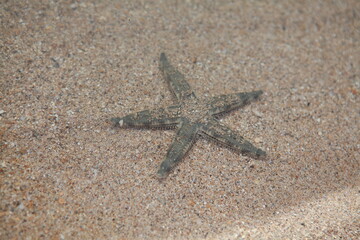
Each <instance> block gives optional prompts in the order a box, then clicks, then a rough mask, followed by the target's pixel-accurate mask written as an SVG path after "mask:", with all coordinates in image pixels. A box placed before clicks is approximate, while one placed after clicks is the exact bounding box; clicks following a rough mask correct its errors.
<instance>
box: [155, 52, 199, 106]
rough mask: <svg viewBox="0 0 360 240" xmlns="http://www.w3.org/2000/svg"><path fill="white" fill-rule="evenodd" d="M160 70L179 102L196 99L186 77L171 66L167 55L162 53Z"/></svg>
mask: <svg viewBox="0 0 360 240" xmlns="http://www.w3.org/2000/svg"><path fill="white" fill-rule="evenodd" d="M159 68H160V71H161V72H162V73H163V74H164V78H165V80H166V81H167V82H168V84H169V85H170V89H171V91H172V93H173V94H174V95H175V97H176V99H177V100H178V101H182V100H184V99H187V98H194V97H195V94H194V93H193V91H192V90H191V87H190V85H189V84H188V83H187V82H186V80H185V77H184V75H183V74H182V73H180V72H179V71H178V70H176V69H175V68H174V67H173V66H172V65H171V64H170V62H169V61H168V59H167V57H166V56H165V53H161V55H160V65H159Z"/></svg>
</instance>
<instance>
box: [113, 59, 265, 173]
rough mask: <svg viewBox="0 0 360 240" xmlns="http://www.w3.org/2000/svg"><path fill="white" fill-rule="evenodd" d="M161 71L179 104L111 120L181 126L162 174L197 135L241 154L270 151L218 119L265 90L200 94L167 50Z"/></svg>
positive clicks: (259, 154)
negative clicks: (175, 66) (205, 95)
mask: <svg viewBox="0 0 360 240" xmlns="http://www.w3.org/2000/svg"><path fill="white" fill-rule="evenodd" d="M159 68H160V71H161V72H162V73H163V75H164V78H165V80H166V81H167V82H168V84H169V86H170V89H171V91H172V93H173V94H174V95H175V98H176V104H175V105H171V106H169V107H165V108H158V109H154V110H144V111H141V112H137V113H133V114H130V115H127V116H125V117H122V118H112V119H111V121H112V122H113V123H114V124H115V125H116V126H119V127H134V128H155V129H156V128H158V129H169V128H177V132H176V136H175V139H174V140H173V142H172V144H171V146H170V148H169V149H168V151H167V154H166V157H165V159H164V161H163V162H162V163H161V165H160V168H159V170H158V172H157V174H158V176H159V177H160V178H164V177H166V176H167V175H168V173H169V172H170V171H171V169H172V168H174V167H175V166H176V165H177V164H178V163H179V162H180V161H181V159H182V158H184V156H185V154H186V153H187V152H188V151H189V150H190V148H191V147H192V145H193V144H194V142H195V141H196V139H197V138H198V137H199V136H201V137H204V138H207V139H210V140H213V141H215V142H217V143H219V144H221V145H224V146H226V147H228V148H230V149H232V150H234V151H237V152H239V153H241V154H246V155H249V156H251V157H254V158H258V157H262V156H265V155H266V153H265V152H264V151H263V150H261V149H259V148H256V147H254V146H253V145H252V144H251V143H250V142H248V141H247V140H245V139H244V138H243V137H242V136H240V135H238V134H236V133H235V132H234V131H232V130H231V129H229V128H228V127H226V126H224V125H223V124H221V123H220V122H219V121H218V117H219V116H220V115H222V114H224V113H227V112H229V111H231V110H234V109H236V108H239V107H242V106H244V105H246V104H247V103H249V102H250V101H253V100H255V99H257V98H259V96H260V95H261V94H262V91H261V90H260V91H253V92H240V93H233V94H228V95H220V96H216V97H211V98H197V97H196V95H195V93H194V92H193V91H192V90H191V88H190V85H189V84H188V83H187V82H186V80H185V78H184V75H183V74H181V73H180V72H179V71H178V70H176V69H175V68H174V67H173V66H172V65H171V64H170V62H169V61H168V59H167V57H166V56H165V54H164V53H161V55H160V65H159Z"/></svg>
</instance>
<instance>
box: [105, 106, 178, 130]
mask: <svg viewBox="0 0 360 240" xmlns="http://www.w3.org/2000/svg"><path fill="white" fill-rule="evenodd" d="M180 120H181V119H180V107H179V106H177V105H174V106H170V107H167V108H158V109H153V110H144V111H141V112H137V113H133V114H129V115H127V116H125V117H122V118H112V119H111V121H112V122H113V123H114V124H115V125H116V126H120V127H135V128H136V127H138V128H164V129H167V128H174V127H175V126H176V125H177V124H179V123H180Z"/></svg>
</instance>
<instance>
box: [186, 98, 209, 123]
mask: <svg viewBox="0 0 360 240" xmlns="http://www.w3.org/2000/svg"><path fill="white" fill-rule="evenodd" d="M181 107H182V110H181V114H182V116H184V117H185V118H187V119H189V120H190V121H191V122H199V121H201V120H203V119H205V118H206V117H207V116H208V111H207V110H208V109H207V105H206V104H205V102H203V101H200V100H198V99H191V100H188V101H185V102H183V104H182V105H181Z"/></svg>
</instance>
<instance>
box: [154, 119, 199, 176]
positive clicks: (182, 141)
mask: <svg viewBox="0 0 360 240" xmlns="http://www.w3.org/2000/svg"><path fill="white" fill-rule="evenodd" d="M198 128H199V127H198V125H197V124H193V123H190V122H189V121H187V120H184V121H183V122H182V123H181V125H180V128H179V130H178V131H177V133H176V137H175V139H174V141H173V143H172V144H171V146H170V148H169V150H168V152H167V154H166V158H165V160H164V161H163V162H162V163H161V165H160V168H159V171H158V176H159V177H160V178H164V177H165V176H167V174H168V173H169V172H170V170H171V169H172V168H173V167H175V166H176V165H177V164H178V163H179V162H180V160H181V159H182V158H183V157H184V156H185V154H186V153H187V152H188V151H189V150H190V148H191V147H192V145H193V144H194V142H195V140H196V134H197V131H198Z"/></svg>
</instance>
